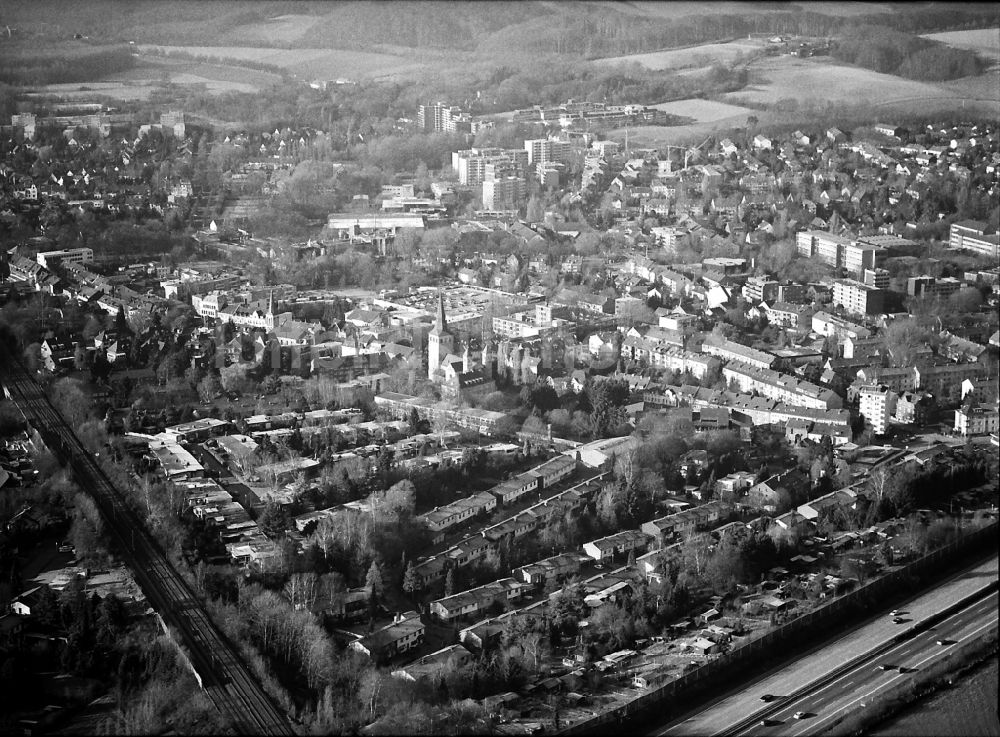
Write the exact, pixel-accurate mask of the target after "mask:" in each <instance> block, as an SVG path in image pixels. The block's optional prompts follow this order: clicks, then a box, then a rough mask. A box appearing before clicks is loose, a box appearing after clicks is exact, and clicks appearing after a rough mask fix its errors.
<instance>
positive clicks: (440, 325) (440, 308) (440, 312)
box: [434, 289, 448, 332]
mask: <svg viewBox="0 0 1000 737" xmlns="http://www.w3.org/2000/svg"><path fill="white" fill-rule="evenodd" d="M434 324H435V326H436V327H437V329H438V330H440V331H442V332H443V331H445V330H447V329H448V323H447V321H446V319H445V316H444V292H442V291H441V290H440V289H439V290H438V305H437V320H436V321H435V323H434Z"/></svg>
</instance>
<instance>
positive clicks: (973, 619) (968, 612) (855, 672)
mask: <svg viewBox="0 0 1000 737" xmlns="http://www.w3.org/2000/svg"><path fill="white" fill-rule="evenodd" d="M979 603H981V604H983V603H990V604H992V602H991V601H990V600H986V602H979ZM990 608H992V607H986V606H981V607H978V609H985V610H986V611H987V612H988V611H989V610H990ZM982 613H983V612H981V611H978V610H977V611H973V610H972V609H965V610H962V612H958V613H956V616H958V615H974V616H971V617H970V621H968V622H963V623H962V624H960V625H958V626H959V627H960V628H962V629H964V628H966V627H968V626H970V625H973V624H975V623H976V620H977V619H978V617H979V616H980V615H981V614H982ZM942 624H944V623H942ZM992 625H993V622H987V623H986V624H985V625H981V626H978V627H977V628H976V629H975V630H974V631H973V632H972V633H966V634H962V635H961V636H960V637H958V638H956V643H955V644H958V642H961V641H963V640H965V639H967V638H968V637H969V636H970V634H975V633H978V632H979V631H980V630H982V629H984V628H986V627H990V626H992ZM922 634H925V635H927V641H926V642H924V643H920V642H919V641H915V640H907V641H906V642H904V643H901V645H906V646H912V645H916V644H921V645H922V647H921V648H920V649H923V647H925V646H926V645H928V644H930V640H931V639H932V637H931V633H929V632H928V633H922ZM949 639H950V638H949ZM942 654H945V651H943V650H940V649H934V650H932V651H931V654H930V655H929V656H928V657H927V658H924V659H922V660H920V661H918V662H917V665H922V664H923V663H924V662H926V661H927V660H931V659H933V658H935V657H937V656H938V655H942ZM907 667H915V666H913V665H910V666H907ZM862 670H863V666H861V665H859V667H858V668H857V669H854V670H853V671H852V672H851V673H848V674H845V676H849V675H855V676H856V675H858V673H859V672H861V671H862ZM907 675H909V674H906V673H898V672H897V673H895V674H894V675H892V676H889V680H887V681H883V682H882V684H881V685H880V686H879V687H877V688H876V689H875V691H878V690H879V689H880V688H883V687H885V686H887V685H890V684H891V683H892V682H893V681H895V680H896V679H898V678H902V677H905V676H907ZM837 680H843V679H837ZM836 682H837V681H831V682H830V684H828V687H832V686H834V684H835V683H836ZM858 685H861V684H858ZM872 693H874V691H873V692H872ZM868 695H869V694H863V695H862V696H860V697H858V699H864V698H866V697H867V696H868ZM808 699H809V697H808V696H804V697H803V698H802V699H801V700H800V701H802V702H805V701H807V700H808ZM858 699H855V700H858ZM822 704H823V701H822V699H820V705H822ZM794 706H798V707H804V706H805V704H804V703H796V702H791V703H790V704H786V705H784V706H783V707H782V710H783V711H785V710H789V711H790V710H791V708H793V707H794ZM814 706H815V704H814ZM837 708H838V709H839V708H840V707H837ZM797 710H798V711H808V709H805V708H798V709H797ZM779 713H780V712H779ZM828 718H829V717H823V720H824V721H825V720H826V719H828ZM816 724H817V722H816V721H815V720H810V726H815V725H816Z"/></svg>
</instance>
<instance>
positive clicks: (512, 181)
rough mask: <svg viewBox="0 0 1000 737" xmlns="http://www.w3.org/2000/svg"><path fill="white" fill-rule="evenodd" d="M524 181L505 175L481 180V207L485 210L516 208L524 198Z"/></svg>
mask: <svg viewBox="0 0 1000 737" xmlns="http://www.w3.org/2000/svg"><path fill="white" fill-rule="evenodd" d="M525 190H526V186H525V181H524V179H523V178H521V177H515V176H507V177H503V178H502V179H487V180H486V181H484V182H483V208H484V209H486V210H516V209H517V208H518V207H519V206H520V204H521V200H523V199H524V193H525Z"/></svg>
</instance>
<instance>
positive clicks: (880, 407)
mask: <svg viewBox="0 0 1000 737" xmlns="http://www.w3.org/2000/svg"><path fill="white" fill-rule="evenodd" d="M895 398H896V393H895V392H893V391H890V389H889V387H887V386H885V385H883V384H877V385H874V386H863V387H861V392H860V393H859V397H858V404H859V407H858V409H859V411H860V412H861V415H862V416H863V417H864V418H865V421H866V422H867V423H868V424H869V425H871V426H872V430H873V431H874V432H875V434H876V435H884V434H885V431H886V428H887V427H888V426H889V418H890V417H892V414H893V412H895V411H896V407H895V404H896V402H895V401H894V400H895Z"/></svg>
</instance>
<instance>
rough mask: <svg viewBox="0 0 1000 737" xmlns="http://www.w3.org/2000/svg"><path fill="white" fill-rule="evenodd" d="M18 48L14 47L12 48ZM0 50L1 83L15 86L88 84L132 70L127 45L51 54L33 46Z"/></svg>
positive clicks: (59, 49) (62, 48) (60, 48)
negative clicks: (113, 74)
mask: <svg viewBox="0 0 1000 737" xmlns="http://www.w3.org/2000/svg"><path fill="white" fill-rule="evenodd" d="M14 48H15V49H18V47H17V46H15V47H14ZM19 51H21V52H22V53H17V51H13V52H12V49H11V48H6V49H3V50H2V51H0V82H5V83H7V84H17V85H29V84H31V85H35V84H54V83H58V82H87V81H90V80H94V79H98V78H100V77H102V76H104V75H105V74H110V73H114V72H121V71H124V70H126V69H131V68H132V67H133V66H134V65H135V57H134V56H133V55H132V53H131V52H130V51H129V49H128V47H127V46H121V45H115V46H78V47H65V46H63V45H59V46H57V47H55V48H53V49H52V50H51V51H50V52H48V53H46V52H44V51H39V49H38V48H37V47H36V46H31V47H26V46H21V47H20V48H19Z"/></svg>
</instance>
